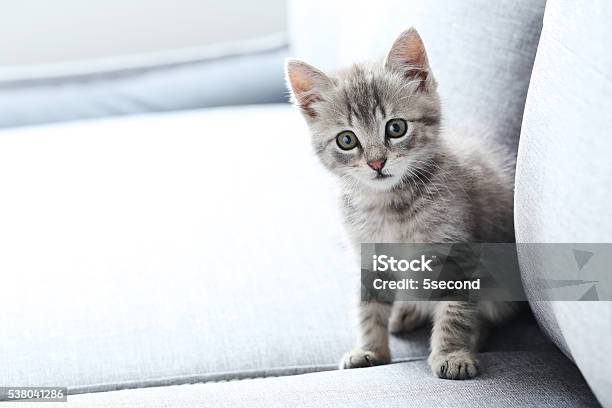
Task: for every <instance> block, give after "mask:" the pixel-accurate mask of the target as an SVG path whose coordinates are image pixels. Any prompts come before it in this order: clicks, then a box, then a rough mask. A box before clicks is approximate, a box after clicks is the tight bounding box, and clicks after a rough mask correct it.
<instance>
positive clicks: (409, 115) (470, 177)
mask: <svg viewBox="0 0 612 408" xmlns="http://www.w3.org/2000/svg"><path fill="white" fill-rule="evenodd" d="M286 68H287V69H286V70H287V82H288V84H289V87H290V90H291V92H292V100H293V102H294V103H295V104H296V105H297V106H298V107H299V108H300V110H301V112H302V113H303V114H304V117H305V119H306V122H307V123H308V126H309V128H310V131H311V133H312V143H313V146H314V150H315V152H316V154H317V155H318V157H319V159H320V161H321V162H322V163H323V165H324V166H325V167H327V168H328V169H329V170H331V172H332V173H334V174H335V175H337V176H338V177H339V178H340V181H341V184H342V186H343V195H342V211H343V215H344V221H345V225H346V228H347V230H348V233H349V236H350V238H351V239H352V242H353V244H354V246H355V249H356V251H357V253H359V250H360V244H361V243H362V242H399V243H401V242H431V243H439V242H514V228H513V216H512V206H513V174H512V171H511V170H508V168H507V167H508V166H506V165H504V164H503V161H501V160H499V159H498V155H497V154H496V153H495V152H489V151H486V150H484V149H483V148H482V147H481V146H480V145H479V144H478V143H472V144H470V143H469V138H468V137H467V136H459V135H454V136H455V137H454V138H452V139H451V138H447V137H445V135H444V134H443V133H441V130H440V118H441V107H440V101H439V97H438V93H437V91H436V87H437V85H436V81H435V79H434V77H433V75H432V72H431V69H430V67H429V63H428V59H427V54H426V52H425V48H424V45H423V42H422V41H421V38H420V36H419V34H418V33H417V31H416V30H415V29H413V28H411V29H409V30H407V31H405V32H404V33H402V34H401V35H400V36H399V38H398V39H397V40H396V41H395V43H394V44H393V46H392V48H391V50H390V52H389V54H388V55H387V57H386V59H385V60H384V61H383V62H382V63H374V64H366V65H354V66H353V67H352V68H351V69H349V70H347V71H344V72H340V73H338V74H336V75H333V76H328V75H326V74H325V73H323V72H321V71H320V70H318V69H317V68H315V67H313V66H311V65H309V64H306V63H304V62H301V61H297V60H289V61H288V62H287V67H286ZM466 86H470V85H469V84H466ZM480 142H482V141H480ZM514 305H515V304H513V303H496V302H478V303H474V302H451V301H439V302H434V301H432V302H412V303H410V302H395V304H394V305H393V307H392V306H391V305H390V304H387V303H380V302H376V301H368V302H365V301H362V302H361V303H360V306H359V321H360V343H359V347H358V348H356V349H355V350H353V351H351V352H349V353H347V354H346V355H345V356H344V357H343V359H342V362H341V368H355V367H367V366H372V365H378V364H385V363H389V362H390V361H391V355H390V350H389V344H388V343H389V342H388V340H389V339H388V331H389V330H390V331H392V332H400V331H409V330H412V329H414V328H416V327H418V326H420V325H422V324H424V323H425V322H426V321H427V320H428V319H432V320H433V330H432V338H431V354H430V356H429V359H428V361H429V365H430V366H431V368H432V371H433V372H434V374H435V375H437V376H438V377H441V378H449V379H466V378H471V377H474V376H475V375H477V374H478V361H477V359H476V356H475V353H476V351H477V349H478V346H479V343H480V342H481V340H482V338H483V337H484V330H485V327H486V324H487V323H499V322H501V321H502V320H503V319H505V318H507V317H509V316H510V315H512V314H513V312H514V310H515V306H514Z"/></svg>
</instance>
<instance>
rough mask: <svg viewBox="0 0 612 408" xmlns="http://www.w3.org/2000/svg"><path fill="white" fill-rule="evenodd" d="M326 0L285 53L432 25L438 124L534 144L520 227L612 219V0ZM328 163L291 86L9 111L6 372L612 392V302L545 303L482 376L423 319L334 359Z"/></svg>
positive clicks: (278, 396) (585, 398) (156, 380)
mask: <svg viewBox="0 0 612 408" xmlns="http://www.w3.org/2000/svg"><path fill="white" fill-rule="evenodd" d="M326 3H329V2H324V1H318V0H316V1H311V2H299V1H295V2H293V3H292V7H291V9H292V10H291V27H292V32H291V38H290V40H291V41H290V45H291V50H290V52H291V54H293V55H294V56H296V57H300V58H303V59H307V60H309V61H311V62H313V63H315V64H318V65H320V66H322V67H324V68H333V67H337V66H342V65H344V64H346V63H347V62H349V61H353V60H354V59H363V58H367V57H371V56H375V55H379V54H380V53H382V52H384V50H385V49H386V47H387V46H388V44H389V43H390V41H391V40H392V39H393V36H394V35H395V34H397V32H399V31H401V30H402V29H403V28H405V27H406V26H410V25H414V26H416V27H417V28H418V29H419V31H420V32H421V34H422V36H423V38H424V40H425V42H426V45H427V47H428V49H429V53H430V60H431V64H432V66H433V68H434V73H435V74H436V75H437V78H438V81H439V86H440V89H441V92H442V97H443V98H444V100H445V105H446V111H447V118H446V122H445V125H446V126H447V127H449V128H450V127H454V126H461V125H462V124H464V123H468V124H470V125H473V124H477V125H479V126H481V127H484V128H486V129H487V130H488V133H487V134H488V135H490V137H491V138H492V139H493V140H495V141H497V142H498V143H502V144H504V145H505V146H508V147H510V148H511V149H516V147H517V145H518V156H517V178H516V180H517V182H516V198H515V202H516V213H515V221H516V227H517V241H519V242H606V241H609V240H610V237H612V223H611V222H610V217H609V209H610V208H612V192H611V191H610V189H609V187H606V186H609V185H612V161H611V160H610V159H609V157H608V156H609V151H610V147H612V142H611V141H610V139H609V136H610V130H611V129H612V116H611V115H610V112H611V111H612V78H611V76H610V72H612V56H611V55H612V54H611V53H610V52H609V51H608V50H610V49H612V32H611V28H610V25H609V24H608V21H609V19H610V17H612V6H611V5H609V4H608V3H605V2H594V3H590V5H589V7H588V8H585V7H579V6H577V5H574V3H573V2H570V1H550V2H548V4H546V5H545V4H544V2H543V1H528V0H521V1H509V0H504V1H498V2H495V3H493V2H488V1H484V0H470V1H466V2H454V1H441V2H427V3H426V4H422V3H425V2H418V1H416V0H415V1H412V0H411V1H408V2H406V1H402V2H400V1H399V0H397V1H393V0H389V1H387V2H385V3H386V5H385V7H375V8H373V7H371V5H370V7H360V6H359V5H355V6H354V7H349V5H352V4H353V3H352V2H349V1H348V0H346V1H344V0H343V1H339V2H335V3H334V4H333V5H331V4H327V7H326V8H325V10H327V11H326V12H325V13H323V14H322V15H321V7H322V6H323V5H325V4H326ZM315 18H316V19H317V20H316V21H317V24H316V32H313V31H315V30H313V25H312V21H314V20H313V19H315ZM341 19H343V21H344V23H342V24H339V23H338V21H340V20H341ZM542 21H543V22H544V23H543V25H542ZM348 22H350V24H349V23H348ZM372 22H375V23H372ZM356 27H357V28H358V29H355V28H356ZM540 32H541V35H540ZM275 58H276V56H275ZM534 58H535V64H534ZM532 72H533V74H531V73H532ZM530 77H531V83H530ZM280 81H282V78H278V82H275V83H274V85H273V86H278V84H279V83H280ZM228 84H229V85H228V86H231V82H228ZM238 85H239V84H238ZM239 89H240V88H238V90H239ZM232 92H233V91H232ZM239 94H240V93H239V92H237V93H235V95H239ZM119 95H121V93H119ZM114 97H117V94H113V92H109V94H108V98H109V100H110V98H114ZM148 97H149V96H148V95H146V94H144V95H141V98H142V99H140V100H141V101H142V100H144V101H146V100H147V98H148ZM105 103H106V102H105ZM190 103H192V102H190ZM98 106H106V105H104V103H102V104H100V105H98ZM143 106H146V104H144V105H143ZM190 107H195V106H190ZM164 110H166V108H164ZM41 112H42V113H44V112H43V111H41ZM523 112H524V115H523ZM122 113H128V112H122ZM0 115H2V113H0ZM96 116H97V115H96ZM523 116H524V117H523ZM52 120H58V119H54V118H51V119H50V120H49V121H52ZM35 121H36V122H37V123H40V122H43V121H44V120H42V119H41V116H39V115H36V120H35ZM0 122H2V121H0ZM4 123H8V119H7V120H6V121H5V122H4ZM521 123H522V127H521ZM20 124H23V123H21V122H20ZM228 124H231V127H228ZM228 129H230V130H231V132H229V131H228ZM519 135H520V143H519ZM263 145H265V146H266V157H262V155H261V146H263ZM219 152H221V153H219ZM270 157H273V158H274V160H270ZM320 167H321V166H320V165H319V164H318V163H317V162H316V160H315V158H314V157H313V155H312V153H311V151H310V145H309V140H308V135H307V132H306V128H305V124H304V123H303V121H302V119H301V118H300V117H299V115H298V113H297V112H295V111H294V110H293V109H292V108H291V107H290V106H288V105H287V104H270V105H257V106H233V107H223V108H214V109H213V108H206V109H199V110H192V111H183V112H170V113H152V112H151V113H148V114H142V115H135V116H127V117H120V118H106V119H98V120H84V121H75V122H68V123H57V124H52V125H44V126H28V127H21V128H7V129H4V130H2V131H0V191H2V196H3V198H2V200H0V226H2V227H1V228H0V253H1V256H0V270H2V272H3V276H4V281H3V287H4V289H5V290H4V291H3V295H2V296H1V297H0V307H1V308H2V310H3V316H4V317H3V319H2V321H3V325H2V326H3V336H2V342H1V343H0V386H65V387H68V390H69V393H70V395H69V397H68V404H69V405H70V406H72V405H74V406H82V407H114V406H119V407H172V406H180V407H201V406H229V407H237V406H248V407H253V406H261V407H273V406H279V407H285V406H315V407H331V406H391V407H394V406H398V407H399V406H402V407H405V406H409V407H419V408H422V407H455V406H457V407H458V406H463V407H465V406H482V407H488V406H551V407H564V406H569V407H574V406H576V407H577V406H598V405H599V404H602V405H604V406H612V392H611V390H612V380H611V378H612V371H611V369H610V366H611V364H610V359H611V357H610V356H611V355H612V342H610V340H609V338H610V335H611V334H612V306H611V303H609V302H540V301H533V302H530V305H531V308H532V309H533V311H534V312H535V313H534V315H535V317H533V315H532V314H531V312H525V313H523V314H522V315H520V316H519V317H518V318H517V319H515V320H514V321H512V322H511V323H510V324H508V325H506V326H504V327H501V328H498V329H495V330H494V331H493V332H492V334H491V338H490V339H489V341H488V343H487V345H486V346H485V348H484V349H483V350H482V353H481V354H480V359H481V362H482V367H483V373H482V375H481V376H479V377H477V378H476V379H473V380H469V381H449V380H441V379H437V378H435V377H434V376H432V374H431V371H430V370H429V368H428V366H427V364H426V357H427V353H428V332H427V328H424V329H421V330H419V331H417V332H416V333H413V334H410V335H406V336H401V337H393V338H392V350H393V353H394V361H393V364H390V365H386V366H380V367H374V368H368V369H355V370H346V371H344V370H343V371H339V370H336V367H337V364H338V361H339V357H340V356H341V355H342V353H343V352H345V351H347V350H348V349H350V348H351V346H352V345H353V341H354V330H353V320H352V315H351V306H352V304H353V302H354V300H355V299H354V294H355V289H356V285H357V284H358V272H357V268H356V266H355V265H354V264H353V261H352V259H351V257H350V255H349V252H348V246H347V244H346V241H345V238H344V234H343V231H342V227H341V225H340V220H339V217H338V213H337V210H336V203H335V188H336V186H335V185H334V182H333V180H332V179H331V177H329V176H328V175H327V174H326V173H325V172H324V171H323V170H322V169H321V168H320ZM606 210H607V211H606ZM534 265H537V263H535V262H533V259H529V257H523V258H522V259H521V268H522V271H521V272H522V273H523V275H524V276H525V277H529V276H530V275H531V274H533V273H536V272H537V271H535V270H534V269H533V268H534ZM58 404H61V405H58V406H62V407H63V406H65V403H58ZM50 405H53V403H50ZM18 406H20V407H21V406H27V403H26V404H24V403H19V405H18ZM36 406H38V405H36Z"/></svg>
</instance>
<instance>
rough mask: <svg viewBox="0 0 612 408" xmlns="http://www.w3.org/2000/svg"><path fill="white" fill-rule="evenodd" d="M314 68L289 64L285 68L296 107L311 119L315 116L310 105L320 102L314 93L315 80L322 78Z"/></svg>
mask: <svg viewBox="0 0 612 408" xmlns="http://www.w3.org/2000/svg"><path fill="white" fill-rule="evenodd" d="M323 75H324V74H322V73H320V72H319V71H318V70H316V68H314V67H310V66H308V65H306V64H305V63H301V62H297V63H289V64H288V66H287V76H288V77H289V83H290V84H291V89H292V91H293V95H294V97H295V102H296V103H297V104H298V106H299V107H300V108H301V109H302V110H303V111H304V113H306V114H307V115H308V116H310V117H311V118H314V117H316V116H317V114H316V112H315V111H314V109H313V108H312V104H313V103H315V102H317V101H320V100H321V97H320V95H319V93H318V92H315V87H316V84H315V80H316V78H317V76H323Z"/></svg>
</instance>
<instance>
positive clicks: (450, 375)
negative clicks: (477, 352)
mask: <svg viewBox="0 0 612 408" xmlns="http://www.w3.org/2000/svg"><path fill="white" fill-rule="evenodd" d="M428 361H429V366H430V367H431V371H433V373H434V374H435V375H437V376H438V377H440V378H446V379H449V380H467V379H468V378H474V377H476V376H477V375H478V360H477V359H476V357H474V355H473V354H472V353H470V352H468V351H464V350H459V351H453V352H450V353H436V354H434V353H432V354H430V355H429V359H428Z"/></svg>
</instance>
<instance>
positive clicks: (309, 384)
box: [31, 350, 598, 408]
mask: <svg viewBox="0 0 612 408" xmlns="http://www.w3.org/2000/svg"><path fill="white" fill-rule="evenodd" d="M480 358H481V361H482V363H483V364H484V365H486V366H487V367H488V371H487V372H485V373H484V374H483V375H482V376H480V377H478V378H476V379H473V380H469V381H450V380H441V379H438V378H434V377H433V376H432V375H431V372H430V370H429V367H428V366H427V363H426V362H425V361H424V360H423V359H418V360H415V361H411V362H404V363H398V364H391V365H387V366H381V367H374V368H366V369H357V370H348V371H327V372H320V373H311V374H304V375H296V376H285V377H271V378H258V379H248V380H242V381H227V382H215V383H208V384H191V385H176V386H168V387H151V388H141V389H133V390H122V391H112V392H103V393H92V394H80V395H71V396H69V397H68V402H69V403H70V404H69V405H70V406H71V407H83V408H97V407H100V408H103V407H126V408H133V407H147V408H162V407H178V406H180V407H182V408H191V407H194V408H195V407H203V406H205V407H266V408H269V407H373V406H384V407H402V408H406V407H415V408H427V407H432V408H444V407H487V408H488V407H492V406H495V407H515V406H520V407H555V408H563V407H594V406H598V404H597V402H596V400H595V399H594V398H593V395H592V393H591V391H590V390H589V387H588V386H587V384H586V383H585V381H584V379H583V378H582V377H581V375H580V372H579V371H578V369H577V368H576V367H575V366H573V365H571V364H568V361H567V359H566V358H565V357H564V356H563V355H562V354H561V353H560V352H559V351H555V350H550V351H538V352H533V351H532V352H487V353H482V354H481V357H480ZM54 404H56V405H57V406H58V407H61V406H63V405H62V404H64V403H50V405H54ZM31 405H32V406H34V404H31Z"/></svg>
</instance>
